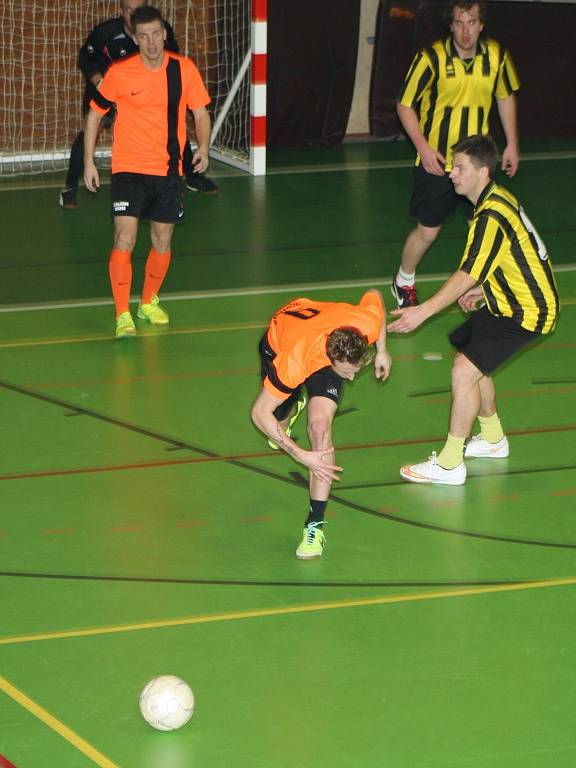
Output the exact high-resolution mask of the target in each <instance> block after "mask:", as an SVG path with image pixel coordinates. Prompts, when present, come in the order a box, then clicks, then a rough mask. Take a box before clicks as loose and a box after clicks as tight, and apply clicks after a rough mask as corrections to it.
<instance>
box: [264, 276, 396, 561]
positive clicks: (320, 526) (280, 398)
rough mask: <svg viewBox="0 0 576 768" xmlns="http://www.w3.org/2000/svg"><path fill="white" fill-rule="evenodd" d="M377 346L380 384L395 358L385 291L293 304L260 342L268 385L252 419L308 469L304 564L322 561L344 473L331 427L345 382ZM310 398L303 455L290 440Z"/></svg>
mask: <svg viewBox="0 0 576 768" xmlns="http://www.w3.org/2000/svg"><path fill="white" fill-rule="evenodd" d="M374 342H375V343H376V356H375V358H374V370H375V374H376V378H378V379H382V380H384V379H387V378H388V375H389V373H390V367H391V365H392V360H391V358H390V355H389V353H388V352H387V350H386V310H385V307H384V302H383V300H382V295H381V294H380V291H377V290H374V289H372V290H369V291H367V292H366V293H365V294H364V295H363V296H362V298H361V300H360V303H359V304H357V305H356V304H345V303H343V302H319V301H311V300H310V299H294V301H291V302H290V303H289V304H287V305H286V306H284V307H282V308H281V309H279V310H278V311H277V312H276V313H275V315H274V316H273V317H272V320H271V322H270V325H269V327H268V330H267V331H266V333H265V334H264V336H263V337H262V339H261V341H260V347H259V351H260V359H261V364H262V382H263V386H262V389H261V391H260V394H259V395H258V397H257V399H256V402H255V403H254V406H253V408H252V421H253V422H254V424H255V425H256V426H257V427H258V429H259V430H260V431H261V432H263V433H264V434H265V435H266V437H268V440H269V441H273V442H274V443H275V444H276V445H277V446H278V447H279V448H281V449H282V450H284V451H285V452H286V453H287V454H289V455H290V456H292V458H293V459H294V460H295V461H297V462H299V463H300V464H303V465H304V466H305V467H308V470H309V487H310V505H309V510H308V517H307V519H306V522H305V525H304V535H303V537H302V541H301V542H300V545H299V546H298V549H297V550H296V557H298V558H299V559H302V560H307V559H311V558H314V557H320V556H321V555H322V552H323V549H324V544H325V536H324V513H325V510H326V504H327V500H328V496H329V494H330V488H331V486H332V482H333V480H336V479H337V478H338V473H339V472H341V471H342V467H339V466H337V465H336V464H335V463H334V461H335V458H334V447H333V445H332V422H333V420H334V416H335V415H336V410H337V408H338V402H339V400H340V395H341V393H342V389H343V386H344V381H345V380H346V379H349V380H350V381H352V380H353V379H354V377H355V376H356V374H357V373H358V372H359V371H360V370H361V369H362V368H363V367H364V365H366V363H367V362H368V361H369V359H370V357H371V355H370V349H369V345H370V344H373V343H374ZM302 385H304V386H305V387H306V390H307V392H308V399H309V403H308V437H309V439H310V444H311V447H312V450H309V451H307V450H305V449H304V448H301V447H300V446H299V445H297V444H296V443H295V442H294V440H292V439H291V437H290V430H291V428H292V426H293V424H294V420H295V418H296V417H297V416H298V414H299V413H300V412H301V410H302V408H303V404H304V403H305V399H304V398H303V396H302V395H301V389H302Z"/></svg>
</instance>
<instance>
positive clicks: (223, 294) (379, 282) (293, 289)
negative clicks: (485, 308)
mask: <svg viewBox="0 0 576 768" xmlns="http://www.w3.org/2000/svg"><path fill="white" fill-rule="evenodd" d="M575 271H576V264H555V265H554V272H555V273H558V272H575ZM448 277H450V274H449V273H441V274H436V275H422V276H418V282H419V283H437V282H443V281H444V280H446V279H447V278H448ZM389 285H390V276H389V275H387V276H385V277H374V278H370V279H362V280H333V281H328V282H320V283H313V284H312V285H310V284H308V283H287V284H284V285H263V286H258V287H250V286H244V287H242V288H228V289H226V290H219V291H186V292H184V293H172V294H170V293H163V294H162V301H163V302H168V301H198V300H202V299H228V298H230V299H232V298H240V299H241V298H244V297H246V296H272V295H274V294H277V293H291V294H293V295H294V296H295V295H297V294H300V295H302V294H303V293H306V292H309V291H335V290H338V289H347V288H382V287H388V286H389ZM137 300H138V297H137V296H132V297H131V301H137ZM113 303H114V302H113V301H112V299H111V298H100V299H98V298H93V299H85V300H82V301H60V302H42V303H40V304H38V303H33V304H17V305H11V304H8V305H7V306H0V313H5V314H9V313H11V312H14V313H16V312H39V311H42V310H52V309H82V308H87V309H90V308H92V307H104V306H112V304H113ZM569 303H572V302H570V301H569ZM565 304H566V301H565V300H564V299H563V300H562V306H564V305H565ZM106 338H109V335H108V336H107V337H106Z"/></svg>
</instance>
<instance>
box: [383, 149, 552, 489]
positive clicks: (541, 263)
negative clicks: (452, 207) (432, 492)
mask: <svg viewBox="0 0 576 768" xmlns="http://www.w3.org/2000/svg"><path fill="white" fill-rule="evenodd" d="M452 150H453V152H454V164H453V168H452V171H451V172H450V178H451V179H452V183H453V184H454V189H455V190H456V192H457V194H459V195H465V196H466V197H467V198H468V200H470V202H471V203H472V204H473V205H474V218H473V219H472V224H471V227H470V232H469V233H468V241H467V243H466V249H465V251H464V255H463V256H462V260H461V262H460V268H459V269H458V271H457V272H454V274H453V275H452V276H451V277H449V278H448V280H447V281H446V282H445V283H444V285H443V286H442V287H441V288H440V289H439V290H438V291H437V292H436V293H435V294H434V296H432V297H431V298H429V299H428V300H427V301H425V302H424V303H423V304H420V305H418V306H415V307H406V308H404V309H397V310H394V311H393V312H392V314H394V315H397V316H398V319H397V320H394V322H393V323H390V326H389V330H390V331H395V332H399V333H409V332H410V331H413V330H414V329H415V328H418V326H419V325H421V324H422V323H423V322H424V321H425V320H427V319H428V318H429V317H432V315H435V314H437V313H438V312H440V311H441V310H443V309H445V308H446V307H448V306H450V304H452V303H453V302H455V301H458V304H459V305H460V307H461V308H462V309H463V310H464V311H465V312H470V311H471V310H475V311H473V312H472V314H471V315H470V317H469V318H468V319H467V320H466V321H465V322H464V323H463V324H462V325H461V326H459V327H458V328H456V330H454V331H453V332H452V333H451V334H450V336H449V338H450V341H451V343H452V345H453V346H454V347H455V348H456V350H457V353H456V357H455V358H454V363H453V365H452V407H451V411H450V428H449V433H448V437H447V439H446V443H445V444H444V447H443V448H442V450H441V452H440V453H439V454H438V456H436V454H435V453H433V454H432V456H431V457H430V458H429V459H428V461H423V462H421V463H420V464H413V465H412V466H404V467H402V468H401V470H400V474H401V475H402V477H403V478H404V479H405V480H408V481H409V482H412V483H441V484H444V485H462V484H463V483H464V482H465V481H466V464H465V463H464V458H465V457H466V458H488V459H500V458H506V457H507V456H508V452H509V448H508V439H507V438H506V436H505V434H504V432H503V430H502V425H501V424H500V419H499V418H498V413H497V410H496V391H495V389H494V382H493V381H492V374H493V373H494V371H495V370H496V369H497V368H498V367H499V366H501V365H502V364H503V363H505V362H506V361H508V360H509V359H510V358H512V357H513V356H514V355H516V354H517V353H518V352H519V351H520V350H521V349H523V348H524V347H525V346H526V345H527V344H530V343H533V342H535V341H537V340H538V339H539V338H541V337H542V336H545V335H547V334H549V333H550V332H551V331H552V330H553V329H554V324H555V322H556V317H557V314H558V309H559V301H558V293H557V290H556V283H555V281H554V274H553V271H552V265H551V263H550V259H549V258H548V253H547V251H546V247H545V245H544V243H543V242H542V240H541V239H540V236H539V235H538V232H537V231H536V229H535V228H534V226H533V225H532V223H531V221H530V220H529V219H528V217H527V216H526V214H525V213H524V210H523V209H522V206H521V205H520V204H519V202H518V200H516V198H515V197H514V195H512V194H510V192H508V191H507V190H506V189H504V188H503V187H500V186H498V185H497V184H495V182H494V180H493V179H494V175H495V173H496V166H497V162H498V152H497V150H496V145H495V144H494V142H493V141H492V139H491V138H490V137H489V136H480V135H478V136H469V137H468V138H466V139H462V141H459V142H458V143H457V144H455V145H454V146H453V147H452ZM479 302H481V305H480V308H479V309H477V306H478V303H479ZM476 417H478V419H479V421H480V434H479V435H475V436H474V437H473V438H472V439H471V440H470V441H469V442H468V444H467V445H466V448H465V447H464V443H465V441H466V439H467V438H468V436H469V435H470V432H471V430H472V425H473V424H474V420H475V419H476Z"/></svg>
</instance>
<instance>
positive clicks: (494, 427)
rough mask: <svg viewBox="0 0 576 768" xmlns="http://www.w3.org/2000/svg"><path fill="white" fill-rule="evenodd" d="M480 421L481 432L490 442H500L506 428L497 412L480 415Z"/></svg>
mask: <svg viewBox="0 0 576 768" xmlns="http://www.w3.org/2000/svg"><path fill="white" fill-rule="evenodd" d="M478 421H479V422H480V434H481V435H482V438H483V439H484V440H487V441H488V442H489V443H499V442H500V440H502V438H503V437H504V430H503V429H502V424H500V419H499V418H498V414H497V413H493V414H492V416H478Z"/></svg>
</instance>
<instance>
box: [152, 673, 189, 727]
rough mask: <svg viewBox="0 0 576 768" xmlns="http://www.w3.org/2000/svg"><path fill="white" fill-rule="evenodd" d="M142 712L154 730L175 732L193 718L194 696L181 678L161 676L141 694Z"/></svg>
mask: <svg viewBox="0 0 576 768" xmlns="http://www.w3.org/2000/svg"><path fill="white" fill-rule="evenodd" d="M140 712H141V713H142V717H143V718H144V720H146V722H147V723H149V724H150V725H151V726H152V728H156V730H158V731H175V730H176V729H177V728H181V727H182V726H183V725H185V724H186V723H187V722H188V720H190V718H191V717H192V713H193V712H194V694H193V693H192V689H191V688H190V686H189V685H188V684H187V683H185V682H184V680H181V679H180V678H179V677H176V676H175V675H161V676H160V677H155V678H153V679H152V680H150V682H149V683H147V684H146V685H145V686H144V689H143V691H142V693H141V694H140Z"/></svg>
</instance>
